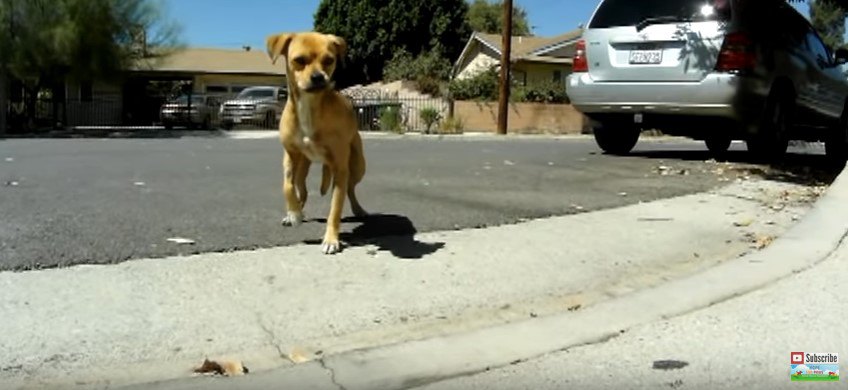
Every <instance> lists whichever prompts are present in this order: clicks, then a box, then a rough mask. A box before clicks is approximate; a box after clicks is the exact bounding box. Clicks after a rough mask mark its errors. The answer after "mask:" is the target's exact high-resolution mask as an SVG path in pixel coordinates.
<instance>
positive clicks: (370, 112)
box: [9, 88, 449, 132]
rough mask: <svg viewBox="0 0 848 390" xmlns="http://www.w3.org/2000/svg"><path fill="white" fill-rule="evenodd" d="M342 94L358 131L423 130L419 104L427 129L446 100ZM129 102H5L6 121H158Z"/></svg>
mask: <svg viewBox="0 0 848 390" xmlns="http://www.w3.org/2000/svg"><path fill="white" fill-rule="evenodd" d="M342 93H343V94H344V95H345V96H347V97H348V98H349V99H350V100H351V102H352V103H353V106H354V110H355V112H356V115H357V118H358V122H359V129H360V130H361V131H385V132H424V131H425V130H426V129H427V123H426V121H425V120H424V118H422V115H421V113H422V110H425V109H431V110H435V111H436V113H437V117H436V118H437V121H436V122H435V123H432V124H431V126H432V128H431V130H433V131H435V130H436V129H437V127H438V125H439V120H443V119H444V118H447V116H448V110H449V103H448V101H447V100H445V99H440V98H431V97H427V96H425V95H419V94H413V93H397V92H387V91H384V90H379V89H365V88H362V89H356V90H345V91H343V92H342ZM135 106H138V104H134V105H133V106H130V107H125V103H124V100H123V99H122V98H121V96H120V95H110V96H102V95H101V96H95V97H93V98H92V99H90V100H80V99H68V100H66V101H64V102H58V103H56V104H55V107H54V103H53V101H51V100H49V99H38V100H37V101H36V102H35V106H34V107H32V109H34V111H35V115H32V116H30V115H29V114H27V112H28V110H27V108H26V106H25V104H24V103H23V102H19V103H12V104H10V107H9V114H10V116H9V119H10V121H9V122H10V124H11V125H12V127H13V128H17V127H22V125H23V124H24V123H25V121H26V120H27V118H31V119H34V120H35V122H36V126H39V127H52V126H56V125H59V126H62V127H64V128H76V127H93V126H101V127H102V126H106V127H109V126H112V127H134V126H144V127H146V126H161V123H160V121H159V107H158V104H155V105H154V104H152V103H151V104H145V109H144V110H140V109H139V107H135ZM147 106H150V107H147ZM148 111H149V112H148ZM213 111H214V112H213V114H214V115H213V116H214V117H215V118H213V120H212V121H211V123H210V125H212V126H211V127H217V126H218V125H219V123H218V121H217V120H216V119H217V114H218V110H217V109H215V110H213ZM142 114H143V115H142Z"/></svg>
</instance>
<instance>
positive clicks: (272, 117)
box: [262, 111, 277, 129]
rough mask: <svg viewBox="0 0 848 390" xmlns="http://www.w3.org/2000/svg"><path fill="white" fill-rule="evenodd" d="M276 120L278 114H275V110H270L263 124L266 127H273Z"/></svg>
mask: <svg viewBox="0 0 848 390" xmlns="http://www.w3.org/2000/svg"><path fill="white" fill-rule="evenodd" d="M276 122H277V116H276V115H275V114H274V111H268V112H266V113H265V120H264V121H263V123H262V124H263V125H264V126H265V128H266V129H273V128H274V125H275V124H276Z"/></svg>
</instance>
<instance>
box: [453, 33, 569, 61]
mask: <svg viewBox="0 0 848 390" xmlns="http://www.w3.org/2000/svg"><path fill="white" fill-rule="evenodd" d="M582 35H583V29H576V30H572V31H568V32H566V33H563V34H560V35H557V36H553V37H533V36H531V37H519V36H514V37H512V42H511V45H512V50H511V53H510V60H511V61H517V60H525V61H532V62H550V63H569V59H564V58H556V57H550V56H546V55H545V54H546V53H550V52H551V51H554V50H556V49H559V48H562V47H565V46H568V45H572V44H574V43H576V42H577V39H578V38H580V37H581V36H582ZM475 42H477V43H480V44H483V45H486V46H487V47H489V48H490V49H492V50H494V51H495V52H496V53H498V54H499V55H500V54H501V50H502V45H501V43H502V39H501V35H499V34H484V33H480V32H474V33H473V34H471V38H469V39H468V43H467V44H466V45H465V48H464V49H463V50H462V54H460V56H459V58H458V59H457V61H456V63H455V64H454V72H456V71H458V68H459V66H460V64H462V62H463V61H464V60H465V57H466V56H467V55H468V51H469V50H470V48H471V47H472V45H473V44H474V43H475Z"/></svg>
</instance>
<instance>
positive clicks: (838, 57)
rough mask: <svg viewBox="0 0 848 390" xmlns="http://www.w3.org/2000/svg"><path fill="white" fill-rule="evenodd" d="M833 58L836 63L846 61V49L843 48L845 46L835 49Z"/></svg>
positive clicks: (847, 56) (847, 55)
mask: <svg viewBox="0 0 848 390" xmlns="http://www.w3.org/2000/svg"><path fill="white" fill-rule="evenodd" d="M834 60H835V62H836V65H842V64H844V63H848V49H845V48H839V49H836V52H835V53H834Z"/></svg>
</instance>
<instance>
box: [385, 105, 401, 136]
mask: <svg viewBox="0 0 848 390" xmlns="http://www.w3.org/2000/svg"><path fill="white" fill-rule="evenodd" d="M380 129H381V130H383V131H390V132H393V133H401V132H402V128H401V117H400V108H399V107H386V108H384V109H383V110H382V111H381V112H380Z"/></svg>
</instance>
